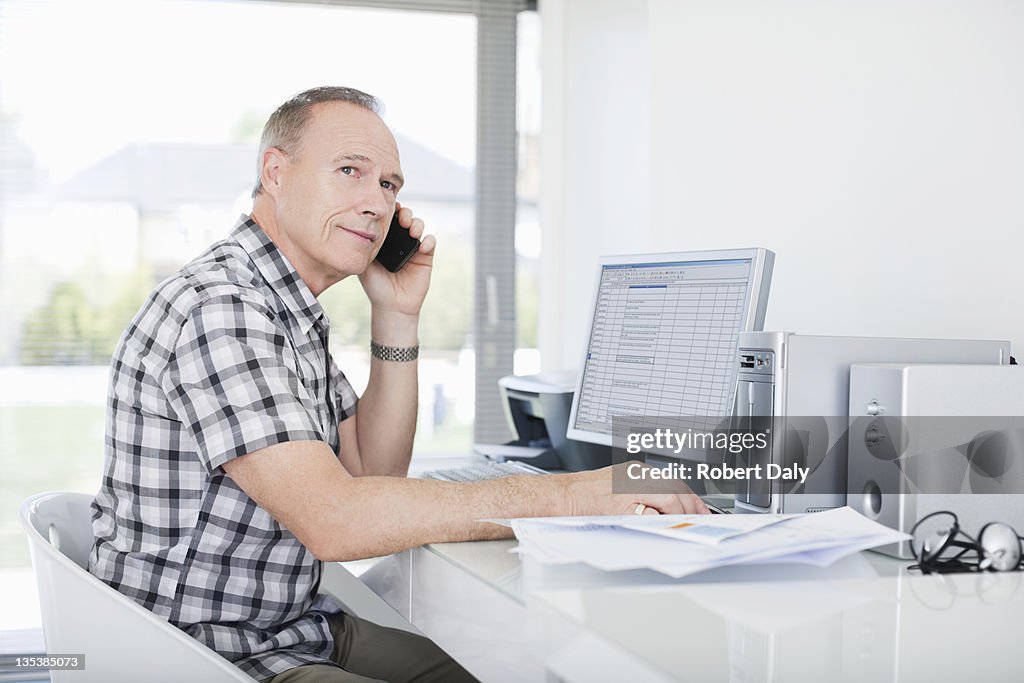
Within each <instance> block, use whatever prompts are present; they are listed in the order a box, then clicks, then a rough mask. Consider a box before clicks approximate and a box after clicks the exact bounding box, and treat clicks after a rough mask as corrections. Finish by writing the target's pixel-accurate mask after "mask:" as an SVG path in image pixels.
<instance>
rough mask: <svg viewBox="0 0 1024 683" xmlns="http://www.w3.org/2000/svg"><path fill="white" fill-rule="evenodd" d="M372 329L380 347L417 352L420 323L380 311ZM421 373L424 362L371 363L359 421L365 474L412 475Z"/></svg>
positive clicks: (360, 401) (375, 314)
mask: <svg viewBox="0 0 1024 683" xmlns="http://www.w3.org/2000/svg"><path fill="white" fill-rule="evenodd" d="M370 329H371V332H370V334H371V336H372V338H373V340H374V341H375V342H377V343H378V344H383V345H384V346H394V347H410V346H416V345H417V343H418V334H419V318H418V317H417V316H407V315H403V314H401V313H387V312H379V311H376V310H374V311H373V313H372V317H371V324H370ZM418 372H419V361H406V362H402V361H384V360H380V359H378V358H371V359H370V378H369V381H368V382H367V386H366V391H365V392H363V396H362V397H361V398H360V400H359V417H358V419H357V421H356V425H357V426H356V430H357V431H356V433H357V438H358V441H359V457H360V461H361V466H362V471H361V474H363V475H390V476H405V474H406V473H407V472H408V471H409V459H410V458H411V457H412V442H413V437H414V436H415V434H416V414H417V407H418V403H419V379H418Z"/></svg>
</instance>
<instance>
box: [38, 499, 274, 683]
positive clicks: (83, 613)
mask: <svg viewBox="0 0 1024 683" xmlns="http://www.w3.org/2000/svg"><path fill="white" fill-rule="evenodd" d="M91 500H92V496H89V495H86V494H83V493H41V494H39V495H36V496H32V497H31V498H29V499H28V500H26V501H25V502H24V503H22V504H21V508H19V510H18V517H19V518H20V520H21V524H22V526H23V527H24V528H25V532H26V533H27V534H28V539H29V550H30V551H31V554H32V566H33V568H34V569H35V574H36V581H37V583H38V584H39V603H40V608H41V610H42V615H43V636H44V637H45V639H46V651H47V653H48V654H51V655H56V654H84V655H85V670H84V671H51V672H50V677H51V679H52V680H53V682H54V683H60V682H61V681H76V682H84V681H97V682H103V683H110V682H116V681H167V682H168V683H181V681H197V682H198V681H203V682H204V683H205V682H206V681H210V682H219V681H231V682H235V681H237V682H238V683H243V682H244V683H253V680H254V679H252V678H250V677H249V676H246V675H245V674H244V673H243V672H242V670H241V669H239V668H238V667H236V666H235V665H233V664H232V663H231V662H229V661H228V660H226V659H224V658H223V657H221V656H220V655H218V654H217V653H216V652H214V651H213V650H211V649H209V648H207V647H206V646H204V645H203V644H202V643H200V642H199V641H197V640H196V639H195V638H192V637H191V636H189V635H187V634H186V633H185V632H184V631H181V630H180V629H178V628H176V627H174V626H172V625H171V624H170V623H168V622H167V621H164V620H163V619H161V618H159V617H157V616H156V615H155V614H153V613H152V612H150V611H149V610H147V609H146V608H144V607H142V606H141V605H139V604H138V603H136V602H135V601H134V600H132V599H130V598H128V597H125V596H124V595H121V594H120V593H118V592H117V591H116V590H114V589H113V588H111V587H110V586H108V585H107V584H105V583H103V582H102V581H100V580H99V579H97V578H96V577H95V576H93V575H92V574H90V573H89V572H88V569H87V568H88V557H89V551H90V549H91V548H92V543H93V533H92V523H91V518H90V513H89V502H90V501H91Z"/></svg>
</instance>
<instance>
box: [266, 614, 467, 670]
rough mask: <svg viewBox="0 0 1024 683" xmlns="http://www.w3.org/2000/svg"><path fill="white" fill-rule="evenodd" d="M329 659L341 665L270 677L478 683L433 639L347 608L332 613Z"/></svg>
mask: <svg viewBox="0 0 1024 683" xmlns="http://www.w3.org/2000/svg"><path fill="white" fill-rule="evenodd" d="M330 626H331V634H332V635H333V636H334V654H333V655H332V656H331V659H332V660H333V661H334V662H335V663H336V664H338V666H340V667H342V668H340V669H339V668H336V667H333V666H330V665H328V664H308V665H306V666H299V667H296V668H294V669H289V670H288V671H285V672H283V673H280V674H278V675H276V676H274V677H273V678H272V679H270V683H379V682H380V681H386V682H387V683H435V682H437V683H448V682H449V681H450V682H451V683H462V682H465V683H478V682H477V680H476V679H475V678H473V677H472V676H470V675H469V673H468V672H467V671H466V670H465V669H463V668H462V667H461V666H459V665H458V664H456V663H455V660H454V659H452V658H451V657H449V656H448V655H447V654H445V652H444V650H442V649H441V648H439V647H438V646H437V645H435V644H434V643H433V641H431V640H429V639H427V638H424V637H423V636H418V635H415V634H413V633H408V632H406V631H402V630H399V629H394V628H386V627H384V626H379V625H377V624H375V623H373V622H372V621H366V620H365V619H359V618H358V617H353V616H351V615H348V614H344V613H342V614H337V615H335V616H333V617H331V618H330Z"/></svg>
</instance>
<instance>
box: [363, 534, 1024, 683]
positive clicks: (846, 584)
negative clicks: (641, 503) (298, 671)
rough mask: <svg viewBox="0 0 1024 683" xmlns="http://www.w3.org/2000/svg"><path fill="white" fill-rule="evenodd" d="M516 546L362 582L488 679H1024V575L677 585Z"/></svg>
mask: <svg viewBox="0 0 1024 683" xmlns="http://www.w3.org/2000/svg"><path fill="white" fill-rule="evenodd" d="M514 545H515V542H514V541H490V542H480V543H451V544H439V545H434V546H428V547H423V548H416V549H413V550H410V551H407V552H404V553H401V554H398V555H394V556H391V557H388V558H385V559H383V560H381V561H380V562H378V563H377V564H376V565H375V566H374V567H373V568H371V569H370V570H369V571H368V572H367V573H366V574H364V575H363V581H364V583H365V584H366V585H368V586H369V587H370V588H371V589H372V590H373V591H374V592H375V593H377V594H378V595H380V596H381V597H382V598H383V599H384V600H385V601H386V602H387V603H388V604H389V605H391V606H392V607H393V608H394V609H395V610H396V611H397V612H398V613H399V614H401V615H402V616H404V617H405V618H406V619H408V620H409V621H411V622H412V623H413V624H414V625H415V626H416V627H417V628H419V629H420V630H421V631H423V632H424V633H425V634H426V635H428V636H430V637H431V638H433V639H434V640H435V641H436V642H437V643H438V644H439V645H441V647H443V648H444V649H445V650H446V651H448V652H449V653H450V654H451V655H452V656H453V657H455V659H456V660H458V661H459V662H461V663H462V664H463V665H464V666H465V667H466V668H467V669H469V671H471V672H472V673H473V674H474V675H476V676H477V677H478V678H480V679H481V680H482V681H484V683H492V682H496V683H497V682H504V681H559V680H564V681H580V682H587V683H590V682H592V681H615V682H616V683H620V682H622V681H630V682H642V681H651V682H658V683H662V682H665V681H700V682H705V681H731V682H734V683H736V682H741V681H742V682H746V681H765V682H768V681H785V682H787V683H788V682H790V681H805V680H806V681H814V682H815V683H817V682H819V681H822V680H830V681H831V680H842V681H857V682H864V683H868V682H870V683H874V682H877V681H908V682H917V681H926V682H928V683H938V682H941V681H949V680H975V681H978V680H1022V679H1024V658H1022V657H1021V656H1020V652H1021V647H1022V645H1024V589H1021V583H1022V581H1021V579H1022V576H1021V574H1020V573H1011V574H985V575H958V576H946V577H937V576H920V575H918V574H916V573H915V574H910V573H908V572H907V571H905V570H903V569H901V568H902V567H903V566H905V565H906V563H902V562H897V561H895V560H889V559H887V558H883V557H881V556H878V555H875V554H873V553H862V554H860V555H857V556H854V557H851V558H848V559H847V560H844V561H843V562H841V563H839V564H837V565H836V566H834V567H832V568H829V569H828V570H819V569H812V568H803V567H796V566H786V565H780V566H775V567H757V568H745V569H744V568H729V569H730V571H717V572H710V573H705V574H703V575H698V576H696V577H690V578H688V579H683V580H679V581H675V580H671V579H668V578H667V577H662V576H660V575H658V574H654V573H648V572H629V573H626V574H614V575H613V574H607V573H604V572H598V571H596V570H594V571H591V570H587V569H586V568H579V569H575V568H566V567H560V568H550V567H543V566H540V565H537V564H536V563H533V562H532V561H529V560H527V561H526V562H524V563H520V561H519V558H518V556H516V555H513V554H509V553H508V550H509V549H510V548H512V547H514Z"/></svg>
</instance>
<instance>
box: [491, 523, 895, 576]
mask: <svg viewBox="0 0 1024 683" xmlns="http://www.w3.org/2000/svg"><path fill="white" fill-rule="evenodd" d="M511 526H512V529H513V531H514V532H515V534H516V538H517V539H518V540H519V547H518V548H517V551H518V552H520V553H523V554H526V555H529V556H530V557H533V558H535V559H537V560H538V561H540V562H543V563H548V564H568V563H573V562H580V563H583V564H587V565H590V566H592V567H597V568H599V569H604V570H607V571H617V570H627V569H653V570H655V571H658V572H661V573H663V574H667V575H669V576H673V577H677V578H678V577H683V576H688V575H690V574H695V573H697V572H700V571H704V570H707V569H713V568H715V567H723V566H727V565H733V564H767V563H773V564H774V563H779V562H795V563H800V564H811V565H816V566H822V567H824V566H827V565H829V564H832V563H833V562H835V561H837V560H839V559H840V558H842V557H845V556H847V555H850V554H852V553H855V552H858V551H860V550H864V549H867V548H872V547H875V546H879V545H886V544H889V543H896V542H899V541H902V540H904V539H906V538H909V537H908V536H907V535H906V534H904V533H902V532H899V531H894V530H892V529H889V528H888V527H885V526H882V525H881V524H878V523H876V522H872V521H871V520H869V519H867V518H866V517H864V516H863V515H861V514H860V513H858V512H856V511H855V510H853V509H852V508H849V507H843V508H838V509H835V510H828V511H826V512H815V513H810V514H805V515H664V516H658V517H655V516H653V515H652V516H648V517H637V516H635V515H618V516H612V517H541V518H536V517H534V518H524V519H514V520H511Z"/></svg>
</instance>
